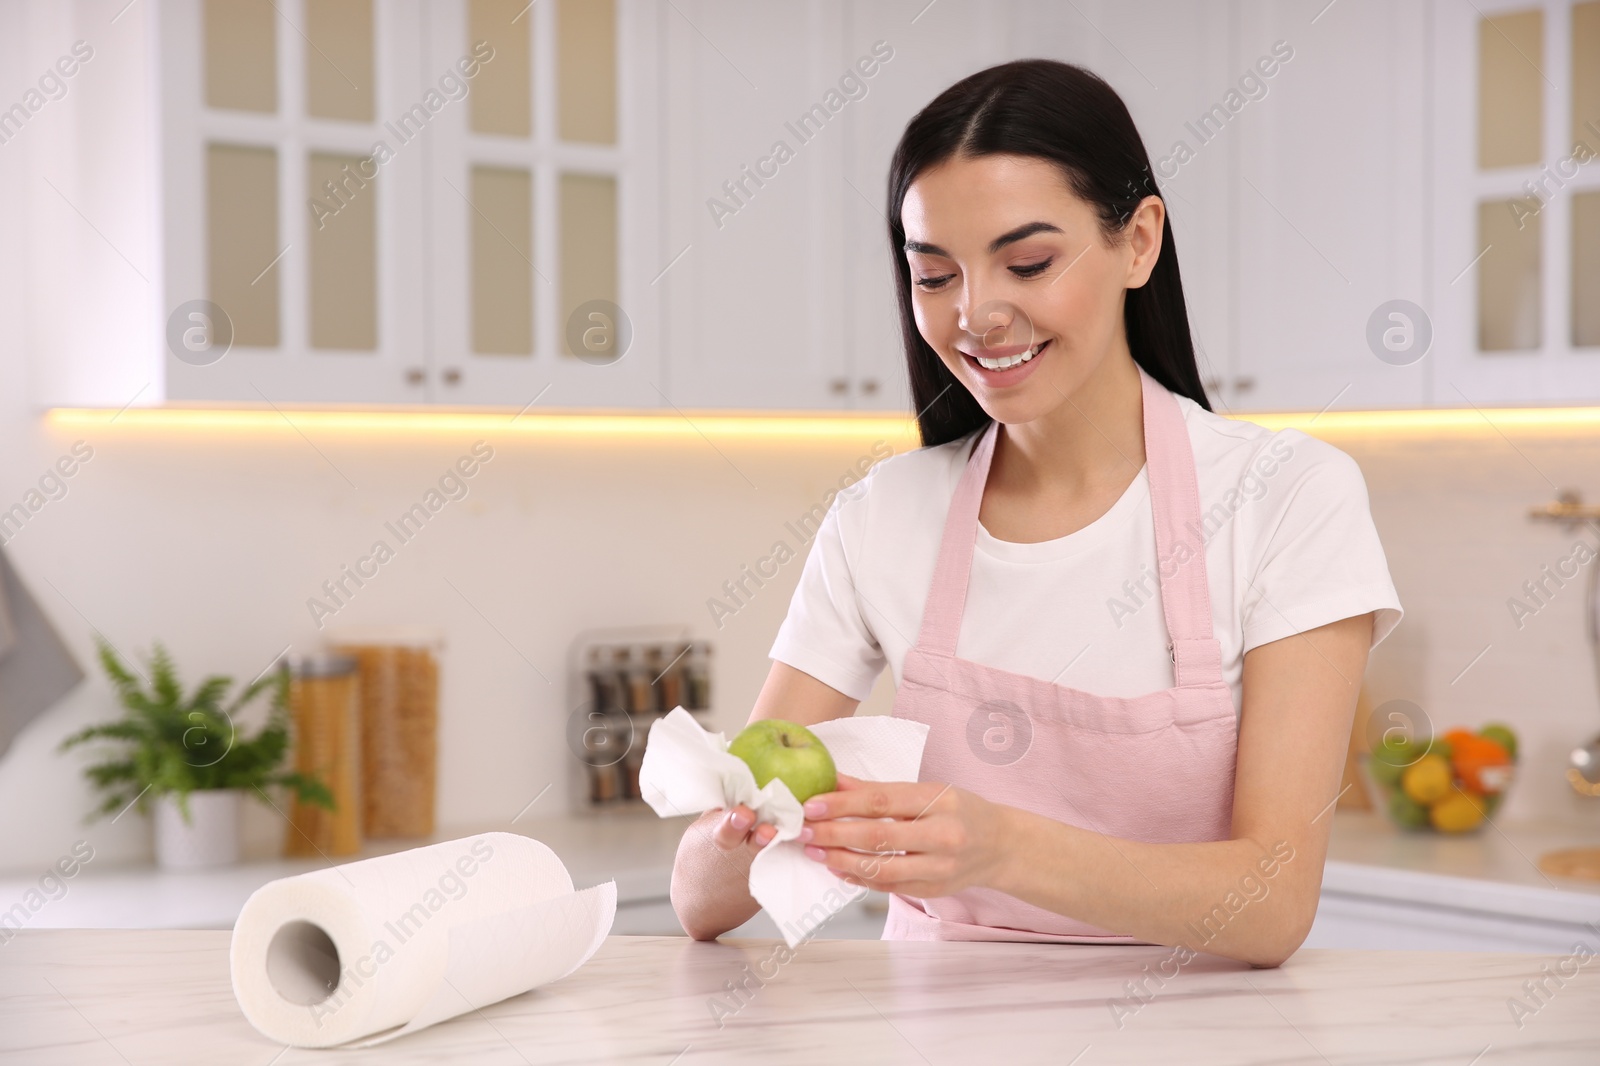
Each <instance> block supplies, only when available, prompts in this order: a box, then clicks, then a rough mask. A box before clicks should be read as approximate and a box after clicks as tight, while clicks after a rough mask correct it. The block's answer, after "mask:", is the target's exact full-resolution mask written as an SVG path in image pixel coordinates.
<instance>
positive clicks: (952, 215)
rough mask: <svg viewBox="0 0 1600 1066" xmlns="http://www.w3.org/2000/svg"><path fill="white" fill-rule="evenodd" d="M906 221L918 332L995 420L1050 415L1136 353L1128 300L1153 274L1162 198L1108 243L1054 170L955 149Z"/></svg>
mask: <svg viewBox="0 0 1600 1066" xmlns="http://www.w3.org/2000/svg"><path fill="white" fill-rule="evenodd" d="M900 217H901V221H902V224H903V225H904V227H905V234H906V247H905V253H904V254H905V255H906V260H907V262H908V263H909V264H910V267H911V288H912V308H913V311H914V313H915V316H916V321H917V329H918V331H919V332H920V333H921V334H922V337H923V339H924V340H926V341H927V342H928V344H929V345H930V346H931V347H932V348H933V350H934V351H935V352H937V353H938V354H939V358H940V359H942V360H943V361H944V364H945V366H946V367H948V368H949V370H950V372H951V373H952V374H954V375H955V377H956V379H957V380H958V381H960V382H961V383H962V384H963V385H965V386H966V388H967V389H968V390H969V391H970V392H971V393H972V395H973V396H974V398H976V399H977V401H978V403H979V404H980V405H982V407H983V409H984V411H985V412H987V413H988V414H989V415H990V417H992V418H995V419H997V420H998V421H1001V422H1004V423H1007V424H1015V423H1022V422H1031V421H1033V420H1034V419H1037V418H1040V417H1043V416H1044V415H1047V414H1048V413H1050V412H1051V411H1052V410H1054V409H1055V408H1056V407H1058V406H1059V405H1061V404H1063V403H1065V402H1066V401H1067V398H1068V397H1070V396H1072V395H1073V394H1074V393H1075V392H1078V391H1079V390H1080V389H1081V388H1082V387H1083V385H1084V384H1085V383H1086V382H1089V381H1091V380H1092V379H1093V378H1094V377H1095V375H1096V374H1097V372H1099V371H1100V370H1101V369H1102V368H1103V367H1104V366H1105V365H1106V363H1107V362H1108V360H1111V359H1119V358H1129V356H1128V355H1127V335H1126V331H1125V330H1124V327H1123V318H1122V309H1123V301H1124V297H1125V294H1126V291H1127V289H1129V288H1138V287H1139V286H1141V285H1143V284H1144V283H1145V281H1146V280H1148V278H1149V276H1150V271H1151V269H1152V268H1153V267H1154V266H1155V260H1156V255H1157V253H1158V252H1159V251H1160V246H1161V232H1162V223H1163V221H1164V218H1165V215H1164V207H1163V205H1162V202H1161V200H1160V198H1159V197H1156V196H1147V197H1145V199H1144V201H1143V202H1142V203H1141V204H1140V205H1139V208H1138V210H1136V211H1135V212H1134V213H1133V216H1132V218H1131V219H1130V221H1129V223H1128V226H1127V227H1126V229H1125V230H1124V231H1123V236H1124V240H1123V241H1122V242H1121V243H1119V244H1114V245H1108V244H1106V243H1105V242H1104V240H1103V238H1102V236H1101V232H1100V225H1099V221H1098V219H1097V217H1096V214H1095V209H1094V208H1093V207H1092V206H1091V205H1090V204H1089V203H1087V202H1086V201H1084V200H1081V199H1079V198H1078V196H1077V195H1075V194H1074V193H1073V191H1072V189H1071V187H1070V186H1069V185H1068V184H1067V182H1066V179H1065V178H1064V176H1063V175H1062V173H1061V171H1060V170H1059V169H1058V168H1057V167H1056V166H1055V165H1054V164H1053V163H1050V162H1047V161H1045V160H1042V159H1036V158H1033V157H1030V156H1018V155H985V156H979V157H976V158H972V157H967V156H960V155H958V156H955V157H953V158H951V159H949V160H947V161H945V162H943V163H941V164H939V165H938V166H935V167H932V168H929V169H928V170H925V171H923V172H922V173H921V174H919V175H918V176H917V178H916V180H915V181H913V182H912V183H911V185H910V187H909V188H908V189H907V190H906V196H905V201H904V203H903V205H902V207H901V213H900Z"/></svg>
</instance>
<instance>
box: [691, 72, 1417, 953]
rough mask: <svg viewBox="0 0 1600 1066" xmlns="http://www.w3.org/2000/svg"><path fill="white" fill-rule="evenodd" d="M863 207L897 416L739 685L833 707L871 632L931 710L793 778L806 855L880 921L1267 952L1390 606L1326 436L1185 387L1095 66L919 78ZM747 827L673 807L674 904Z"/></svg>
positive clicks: (769, 698)
mask: <svg viewBox="0 0 1600 1066" xmlns="http://www.w3.org/2000/svg"><path fill="white" fill-rule="evenodd" d="M888 208H889V209H888V212H887V217H888V219H889V236H890V240H891V242H892V248H893V250H894V260H895V269H896V274H897V279H898V294H899V301H900V315H901V323H902V329H903V333H904V338H905V347H906V358H907V364H908V368H909V371H910V380H911V386H912V393H913V396H914V398H915V402H916V406H917V409H918V414H917V419H918V424H919V427H920V429H921V436H922V443H923V447H922V448H920V449H918V450H916V451H912V452H909V453H906V454H903V455H899V456H895V457H893V458H890V459H887V460H885V461H883V462H881V463H879V464H878V465H877V466H876V467H874V468H873V469H872V470H871V472H870V473H869V474H868V475H867V476H866V477H865V478H864V479H863V480H862V481H860V482H858V483H857V484H854V485H852V486H850V488H849V489H847V490H846V491H845V492H843V493H841V494H840V495H839V497H838V498H837V499H836V500H835V502H834V503H833V505H832V507H831V508H830V510H829V512H828V514H827V516H826V519H825V520H824V522H823V523H822V526H821V528H820V530H819V532H818V535H817V538H816V541H815V543H814V546H813V547H812V549H811V552H810V555H809V556H808V558H807V560H806V564H805V568H804V571H803V573H802V576H801V579H800V583H799V587H798V588H797V590H796V592H795V595H794V599H793V601H792V603H791V605H790V609H789V614H788V617H787V618H786V620H785V621H784V623H783V626H782V627H781V628H780V630H779V633H778V637H777V641H776V643H775V644H774V646H773V648H772V652H771V655H772V658H773V659H774V662H773V665H772V670H771V673H770V675H769V676H768V678H767V681H766V684H765V686H764V687H763V688H762V690H761V694H760V696H759V698H758V699H757V701H756V705H755V708H754V710H753V711H752V713H751V716H750V717H751V720H752V721H754V720H756V719H760V718H786V719H790V720H793V721H798V722H801V723H814V722H819V721H823V720H826V719H830V718H838V717H842V716H845V715H849V714H852V713H853V712H854V710H855V708H856V706H857V704H858V703H859V702H860V700H862V699H864V698H865V697H866V696H867V695H868V694H869V693H870V692H871V689H872V686H873V682H874V680H875V678H876V677H877V675H878V674H879V673H880V672H881V670H882V669H883V667H884V666H885V665H887V666H889V667H890V668H891V669H892V670H893V673H894V679H895V681H896V697H895V701H894V707H893V714H895V715H897V716H900V717H905V718H909V719H913V720H916V721H920V722H924V723H926V724H927V725H928V726H929V732H928V735H927V744H926V747H925V749H924V752H923V759H922V765H921V772H920V777H919V780H918V781H916V782H891V783H876V782H861V781H857V780H855V779H852V778H849V777H843V778H841V780H840V784H839V788H838V790H837V791H835V792H832V793H828V794H826V795H822V796H817V797H815V798H813V799H812V800H810V801H809V802H808V803H807V804H806V805H805V806H806V814H807V824H806V831H805V832H804V833H803V834H802V840H805V841H807V843H808V847H807V854H808V855H810V856H811V857H812V858H813V859H815V860H816V861H818V862H821V863H826V864H827V866H828V867H829V868H830V869H831V870H832V871H834V872H835V873H836V874H838V875H839V876H840V877H841V878H843V879H844V880H845V881H847V882H849V883H850V884H851V885H862V886H867V887H870V888H874V889H878V890H882V891H885V892H889V893H892V895H891V896H890V903H889V915H888V919H887V923H886V927H885V930H884V934H883V935H884V938H885V939H986V940H1033V941H1068V942H1114V943H1157V944H1169V945H1174V946H1178V945H1184V946H1187V948H1188V949H1190V950H1193V951H1200V950H1204V951H1206V952H1209V953H1212V954H1217V955H1222V956H1226V957H1230V958H1234V959H1239V960H1243V961H1247V962H1249V963H1251V964H1253V965H1258V966H1276V965H1278V964H1280V963H1281V962H1282V961H1283V960H1284V959H1286V958H1287V957H1288V956H1289V955H1291V954H1292V953H1293V952H1294V951H1295V949H1296V948H1298V947H1299V946H1300V944H1301V942H1302V941H1303V940H1304V939H1305V936H1306V933H1307V931H1308V930H1309V928H1310V926H1311V921H1312V918H1313V916H1314V914H1315V912H1316V906H1317V899H1318V895H1319V892H1320V887H1321V881H1322V867H1323V860H1324V858H1325V856H1326V852H1327V840H1328V832H1329V828H1330V826H1331V825H1332V818H1331V817H1330V816H1328V815H1329V811H1330V810H1331V808H1332V804H1333V802H1334V800H1335V799H1336V797H1337V795H1338V792H1339V783H1340V779H1341V771H1342V768H1343V764H1344V755H1345V750H1346V742H1347V739H1348V737H1349V733H1350V728H1351V720H1352V717H1353V714H1354V710H1355V705H1356V696H1357V690H1358V688H1359V685H1360V681H1361V677H1362V673H1363V671H1364V669H1365V667H1366V660H1367V653H1368V651H1369V650H1370V648H1371V647H1373V646H1375V645H1376V644H1377V642H1378V641H1380V640H1382V639H1383V637H1385V636H1387V635H1388V633H1389V632H1390V631H1391V630H1392V629H1393V628H1394V626H1395V625H1396V624H1397V623H1398V622H1399V620H1400V616H1401V607H1400V602H1399V599H1398V597H1397V596H1396V594H1395V590H1394V586H1393V584H1392V583H1391V581H1390V577H1389V573H1388V566H1387V562H1386V560H1385V558H1384V554H1383V549H1382V546H1381V545H1380V543H1379V541H1378V537H1377V534H1376V531H1375V529H1374V527H1373V524H1372V519H1371V516H1370V513H1369V511H1368V504H1367V496H1366V486H1365V482H1364V481H1363V479H1362V476H1361V472H1360V469H1359V468H1358V467H1357V466H1356V464H1355V462H1354V461H1353V460H1351V459H1350V458H1349V456H1347V455H1345V454H1344V453H1343V452H1341V451H1339V450H1338V449H1336V448H1334V447H1332V446H1330V445H1328V444H1326V443H1323V442H1321V441H1318V440H1316V439H1314V438H1311V437H1308V436H1306V435H1305V434H1303V433H1300V432H1298V431H1295V430H1283V431H1280V432H1276V433H1274V432H1271V431H1269V430H1267V429H1264V428H1263V427H1261V426H1257V425H1254V424H1252V423H1249V422H1245V421H1236V420H1232V419H1227V418H1223V417H1222V416H1220V415H1217V414H1214V413H1213V412H1212V410H1211V406H1210V404H1209V403H1208V402H1207V399H1206V396H1205V392H1204V389H1203V388H1202V386H1201V384H1200V377H1199V374H1198V372H1197V369H1196V366H1195V356H1194V348H1193V344H1192V342H1191V340H1190V335H1189V326H1188V318H1187V312H1186V309H1185V304H1184V297H1183V289H1182V284H1181V282H1180V280H1179V274H1178V261H1177V250H1176V247H1175V244H1174V241H1173V234H1172V227H1171V225H1170V224H1169V222H1168V220H1167V217H1166V208H1165V204H1164V202H1163V200H1162V198H1161V196H1160V194H1159V192H1158V191H1157V189H1156V187H1155V185H1154V183H1153V181H1152V180H1151V179H1150V168H1149V158H1148V156H1147V155H1146V153H1145V150H1144V146H1143V143H1142V142H1141V140H1140V138H1139V135H1138V132H1137V130H1136V129H1135V127H1134V125H1133V121H1132V119H1131V118H1130V117H1129V115H1128V111H1127V109H1126V107H1125V106H1124V105H1123V103H1122V101H1121V99H1120V98H1119V97H1118V96H1117V95H1116V93H1115V92H1114V91H1113V90H1112V89H1111V88H1110V87H1109V86H1108V85H1106V84H1105V83H1104V82H1103V81H1101V80H1100V79H1099V78H1097V77H1096V76H1094V75H1093V74H1091V73H1089V72H1087V71H1085V70H1082V69H1081V68H1078V67H1073V66H1069V65H1066V64H1063V63H1058V62H1053V61H1048V60H1025V61H1019V62H1014V63H1006V64H1003V65H1001V66H997V67H993V68H990V69H988V70H984V71H981V72H979V73H977V74H974V75H972V76H971V77H968V78H966V79H964V80H963V81H961V82H959V83H957V84H956V85H954V86H952V87H951V88H949V89H948V90H946V91H945V92H944V93H943V94H941V95H940V96H939V97H938V98H937V99H936V100H934V101H933V102H932V103H931V104H929V105H928V106H927V107H926V108H925V109H924V110H923V111H922V112H921V113H920V114H918V115H917V116H916V117H915V118H913V119H912V121H911V122H910V124H909V125H908V126H907V128H906V131H905V134H904V136H903V137H902V139H901V142H900V144H899V147H898V148H897V150H896V152H895V155H894V159H893V162H892V164H891V168H890V175H889V204H888ZM1152 601H1154V602H1152ZM772 832H773V830H772V827H771V826H769V825H760V826H756V825H754V824H753V818H752V815H751V812H750V810H749V809H748V808H746V807H744V806H742V805H741V806H738V807H736V808H734V809H733V810H731V811H722V810H718V811H711V812H707V813H706V814H705V815H703V816H702V817H701V818H700V819H699V820H698V821H697V822H696V823H695V824H694V825H693V826H692V827H691V828H690V831H689V832H687V833H686V834H685V836H684V839H683V842H682V844H681V845H680V847H679V851H678V858H677V862H676V866H675V869H674V874H673V884H672V898H673V902H674V906H675V908H676V910H677V913H678V916H679V919H680V920H681V921H682V922H683V925H684V928H685V929H686V930H687V931H688V932H689V933H690V934H691V935H692V936H695V937H697V938H701V939H706V938H710V937H715V936H718V935H720V934H721V933H723V932H726V931H727V930H728V929H731V928H733V927H735V926H737V925H739V924H741V923H743V922H744V921H746V920H748V919H749V918H750V917H751V916H752V915H753V914H754V913H755V911H756V909H757V905H756V904H755V901H754V900H752V899H751V898H750V896H749V893H748V891H747V874H748V869H749V864H750V860H751V858H753V856H754V855H755V853H756V852H758V851H759V850H760V849H761V848H762V847H763V846H764V845H765V844H766V843H767V842H768V841H769V840H770V839H771V837H772Z"/></svg>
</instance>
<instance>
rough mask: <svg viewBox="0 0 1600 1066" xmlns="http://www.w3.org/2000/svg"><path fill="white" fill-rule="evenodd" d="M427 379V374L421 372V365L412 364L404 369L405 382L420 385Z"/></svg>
mask: <svg viewBox="0 0 1600 1066" xmlns="http://www.w3.org/2000/svg"><path fill="white" fill-rule="evenodd" d="M426 380H428V375H427V374H425V373H423V371H422V368H421V367H417V366H413V367H408V368H407V369H406V384H407V385H421V384H422V383H423V382H424V381H426Z"/></svg>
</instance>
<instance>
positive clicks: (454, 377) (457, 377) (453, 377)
mask: <svg viewBox="0 0 1600 1066" xmlns="http://www.w3.org/2000/svg"><path fill="white" fill-rule="evenodd" d="M443 377H444V383H445V384H446V385H459V384H461V371H459V370H457V369H456V368H455V367H451V368H450V369H448V370H446V371H445V372H444V375H443Z"/></svg>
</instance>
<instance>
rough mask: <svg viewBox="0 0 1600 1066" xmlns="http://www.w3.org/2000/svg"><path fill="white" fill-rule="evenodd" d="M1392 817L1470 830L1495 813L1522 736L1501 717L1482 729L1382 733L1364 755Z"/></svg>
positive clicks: (1403, 823) (1401, 822)
mask: <svg viewBox="0 0 1600 1066" xmlns="http://www.w3.org/2000/svg"><path fill="white" fill-rule="evenodd" d="M1363 761H1364V763H1365V765H1366V767H1367V776H1368V777H1369V778H1370V779H1371V781H1372V784H1373V788H1374V789H1375V791H1376V792H1377V794H1378V796H1379V797H1380V798H1381V800H1382V803H1381V804H1380V805H1381V806H1382V807H1383V808H1384V810H1385V811H1387V812H1388V815H1389V819H1390V821H1392V822H1394V823H1395V824H1396V825H1398V826H1399V827H1401V828H1402V829H1420V830H1432V831H1435V832H1440V833H1470V832H1473V831H1475V830H1477V829H1479V828H1481V827H1482V825H1483V823H1484V821H1485V819H1488V818H1492V817H1494V813H1495V811H1496V810H1498V809H1499V807H1500V804H1501V803H1502V802H1503V801H1504V800H1505V795H1506V790H1507V789H1508V788H1510V786H1511V781H1512V778H1513V776H1514V775H1515V773H1516V765H1517V735H1516V734H1515V733H1514V732H1512V731H1511V727H1510V726H1507V725H1504V724H1502V723H1499V722H1495V723H1492V724H1490V725H1486V726H1484V727H1483V728H1482V729H1479V730H1478V731H1477V732H1473V731H1472V730H1470V729H1452V730H1450V731H1449V732H1447V733H1445V734H1443V735H1442V736H1436V737H1421V738H1410V739H1408V738H1405V737H1402V736H1399V735H1389V736H1385V737H1383V738H1382V740H1381V741H1380V742H1379V743H1378V745H1377V746H1376V747H1374V748H1373V750H1372V753H1371V754H1369V755H1367V756H1366V757H1365V758H1364V760H1363Z"/></svg>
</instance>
